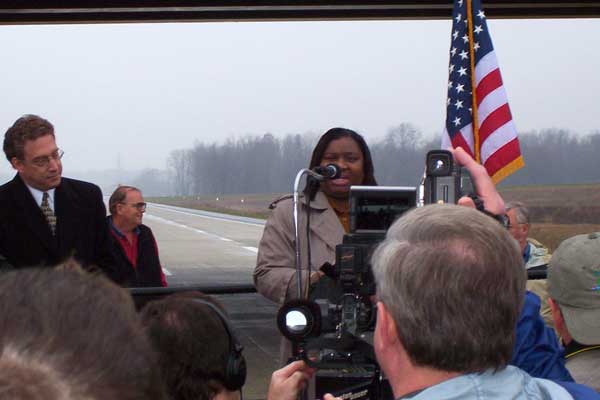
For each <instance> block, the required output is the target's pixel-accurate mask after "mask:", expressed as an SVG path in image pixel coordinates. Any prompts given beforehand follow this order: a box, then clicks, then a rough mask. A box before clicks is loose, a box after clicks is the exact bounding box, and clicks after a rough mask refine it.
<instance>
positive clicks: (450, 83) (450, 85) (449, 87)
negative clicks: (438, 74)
mask: <svg viewBox="0 0 600 400" xmlns="http://www.w3.org/2000/svg"><path fill="white" fill-rule="evenodd" d="M448 89H452V81H449V82H448Z"/></svg>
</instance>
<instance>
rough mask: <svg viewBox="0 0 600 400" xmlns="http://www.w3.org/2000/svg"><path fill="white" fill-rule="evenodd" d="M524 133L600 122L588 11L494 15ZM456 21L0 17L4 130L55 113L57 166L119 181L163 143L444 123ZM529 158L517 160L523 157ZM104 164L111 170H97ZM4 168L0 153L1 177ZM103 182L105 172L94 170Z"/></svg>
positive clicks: (163, 148) (163, 153) (155, 160)
mask: <svg viewBox="0 0 600 400" xmlns="http://www.w3.org/2000/svg"><path fill="white" fill-rule="evenodd" d="M488 24H489V28H490V32H491V35H492V40H493V42H494V46H495V48H496V52H497V55H498V59H499V63H500V68H501V71H502V74H503V79H504V84H505V88H506V90H507V93H508V98H509V102H510V106H511V109H512V113H513V118H514V120H515V123H516V125H517V128H518V129H519V131H530V130H533V129H538V130H539V129H544V128H565V129H569V130H571V131H573V132H578V133H580V134H587V133H589V132H591V131H593V130H595V129H598V128H599V126H600V124H599V123H598V119H597V108H598V106H597V105H596V104H595V100H596V99H595V98H596V95H597V93H598V92H600V80H599V79H598V78H597V71H598V70H600V55H599V54H598V52H597V51H596V50H597V44H598V43H600V21H599V20H582V19H578V20H490V21H488ZM450 27H451V21H450V20H447V21H351V22H350V21H348V22H237V23H230V22H223V23H178V24H122V25H51V26H2V27H0V56H1V59H2V60H3V62H2V63H0V76H2V79H0V93H2V96H3V100H4V101H3V102H2V107H1V109H0V128H1V129H2V130H3V131H5V130H6V129H7V128H8V127H9V126H10V125H11V124H12V123H13V122H14V120H16V119H17V118H18V117H19V116H21V115H23V114H27V113H33V114H39V115H41V116H43V117H45V118H47V119H49V120H50V121H51V122H53V123H54V125H55V128H56V135H57V142H58V145H59V146H60V147H61V148H62V149H64V151H65V156H64V159H63V165H64V175H65V176H73V177H79V178H85V179H89V180H92V181H96V182H97V181H101V182H98V183H101V184H103V185H107V184H108V185H109V184H111V183H114V184H116V183H119V182H124V181H127V180H129V179H131V178H132V177H133V176H135V175H136V174H137V173H139V171H140V170H142V169H148V168H153V169H158V170H164V169H166V159H167V157H168V155H169V153H170V152H171V151H172V150H174V149H180V148H190V147H192V146H193V145H194V143H195V142H198V141H199V142H208V143H210V142H215V141H218V142H220V143H222V142H223V141H224V140H226V139H227V138H239V137H243V136H245V135H248V134H252V135H262V134H264V133H271V134H273V135H274V136H276V137H283V136H284V135H287V134H290V133H300V134H305V133H312V134H315V135H318V134H320V133H322V132H324V131H325V130H326V129H328V128H330V127H333V126H344V127H348V128H352V129H355V130H357V131H358V132H360V133H362V134H364V135H365V136H366V138H367V140H369V139H370V138H371V139H373V140H375V139H378V138H382V137H383V136H384V135H385V134H386V132H387V131H388V130H389V129H390V128H391V127H394V126H398V125H399V124H401V123H403V122H406V123H411V124H413V125H414V126H415V127H417V128H418V129H420V130H421V131H422V132H423V133H424V134H426V135H427V136H429V137H435V136H438V135H439V132H440V131H441V129H442V127H443V124H444V119H445V101H446V98H445V96H446V89H447V86H446V83H447V79H448V76H447V65H448V48H449V43H450ZM526 161H527V160H526ZM106 169H110V170H112V171H111V172H109V173H107V172H101V173H100V172H98V171H102V170H106ZM13 173H14V172H13V171H12V169H11V168H10V165H9V164H8V162H7V161H4V162H1V163H0V178H2V180H3V181H4V180H6V179H8V178H9V177H10V176H12V174H13ZM105 181H106V182H105Z"/></svg>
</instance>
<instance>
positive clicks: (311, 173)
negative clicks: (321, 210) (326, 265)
mask: <svg viewBox="0 0 600 400" xmlns="http://www.w3.org/2000/svg"><path fill="white" fill-rule="evenodd" d="M304 175H308V176H309V177H313V178H314V179H316V180H317V181H319V182H321V181H322V180H323V179H325V178H324V177H323V175H320V174H317V173H316V172H315V171H312V170H310V169H308V168H304V169H301V170H300V171H298V174H297V175H296V179H295V180H294V238H295V240H296V278H297V282H296V283H297V289H298V298H299V299H300V298H302V297H304V296H303V295H302V293H303V292H302V266H301V264H302V258H301V248H300V226H299V221H298V215H299V210H300V202H299V201H298V199H299V197H300V196H299V193H298V186H299V185H300V179H302V177H303V176H304ZM308 262H309V263H310V260H308Z"/></svg>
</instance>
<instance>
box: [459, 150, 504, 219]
mask: <svg viewBox="0 0 600 400" xmlns="http://www.w3.org/2000/svg"><path fill="white" fill-rule="evenodd" d="M450 151H451V152H452V155H453V156H454V159H455V160H456V161H457V162H458V163H459V164H460V165H462V166H463V167H465V168H466V169H467V170H468V171H469V173H470V174H471V179H472V180H473V186H475V191H476V192H477V196H478V197H479V198H480V199H481V200H482V201H483V206H484V208H485V210H486V211H488V212H490V213H492V214H496V215H498V214H505V213H506V210H505V208H504V200H503V199H502V197H501V196H500V193H498V191H497V190H496V185H494V182H493V181H492V178H490V176H489V175H488V173H487V171H486V169H485V167H484V166H483V165H481V164H478V163H477V162H476V161H475V160H473V158H471V156H470V155H469V154H468V153H467V152H466V151H464V150H463V149H462V148H461V147H457V148H456V149H450ZM458 204H459V205H462V206H467V207H472V208H475V203H474V202H473V199H471V198H470V197H466V196H465V197H461V198H460V199H459V200H458Z"/></svg>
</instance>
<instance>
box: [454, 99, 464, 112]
mask: <svg viewBox="0 0 600 400" xmlns="http://www.w3.org/2000/svg"><path fill="white" fill-rule="evenodd" d="M454 107H456V109H457V110H460V109H461V108H463V102H462V101H460V100H456V103H454Z"/></svg>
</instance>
